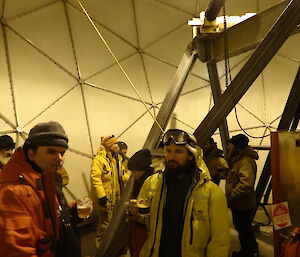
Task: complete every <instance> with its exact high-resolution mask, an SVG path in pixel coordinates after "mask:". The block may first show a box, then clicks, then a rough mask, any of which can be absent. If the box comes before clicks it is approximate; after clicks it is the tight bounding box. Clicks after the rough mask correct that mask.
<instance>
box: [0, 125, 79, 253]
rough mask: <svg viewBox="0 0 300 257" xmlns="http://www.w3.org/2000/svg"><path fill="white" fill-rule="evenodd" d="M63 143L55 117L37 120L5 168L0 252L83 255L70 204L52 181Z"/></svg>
mask: <svg viewBox="0 0 300 257" xmlns="http://www.w3.org/2000/svg"><path fill="white" fill-rule="evenodd" d="M67 148H68V137H67V135H66V134H65V131H64V129H63V127H62V126H61V125H60V124H59V123H57V122H53V121H51V122H47V123H40V124H38V125H36V126H35V127H33V128H32V129H31V130H30V133H29V137H28V139H27V140H26V141H25V143H24V145H23V148H22V149H21V148H19V149H17V150H16V152H15V153H14V154H13V156H12V158H11V160H10V161H9V162H8V163H7V164H6V165H5V167H4V168H3V170H2V172H1V174H0V238H1V240H0V249H1V250H0V257H16V256H17V257H54V256H55V257H57V256H64V257H67V256H70V257H71V256H72V257H75V256H76V257H78V256H81V250H80V242H79V240H78V238H77V237H76V234H75V233H74V231H73V229H72V226H71V214H70V209H69V207H68V205H67V203H66V200H65V198H64V196H63V193H62V192H61V191H60V190H59V186H57V185H56V183H55V179H56V177H57V174H58V171H59V169H60V168H61V167H62V164H63V161H64V154H65V151H66V150H67Z"/></svg>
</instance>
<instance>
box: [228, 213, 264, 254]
mask: <svg viewBox="0 0 300 257" xmlns="http://www.w3.org/2000/svg"><path fill="white" fill-rule="evenodd" d="M231 212H232V220H233V224H234V227H235V229H236V231H237V232H238V233H239V239H240V243H241V251H240V252H241V253H243V256H245V257H248V256H249V257H250V256H253V254H254V253H258V244H257V242H256V239H255V236H254V233H253V230H252V217H253V212H254V210H253V209H251V210H242V211H241V210H235V209H231Z"/></svg>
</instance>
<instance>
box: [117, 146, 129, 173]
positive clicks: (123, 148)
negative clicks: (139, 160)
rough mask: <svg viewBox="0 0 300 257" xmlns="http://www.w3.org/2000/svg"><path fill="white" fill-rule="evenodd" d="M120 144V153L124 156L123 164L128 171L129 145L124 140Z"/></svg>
mask: <svg viewBox="0 0 300 257" xmlns="http://www.w3.org/2000/svg"><path fill="white" fill-rule="evenodd" d="M118 146H119V155H121V157H122V164H123V166H124V169H125V172H127V170H128V167H127V166H128V160H129V158H128V157H127V155H126V154H127V150H128V146H127V144H126V143H125V142H122V141H119V142H118Z"/></svg>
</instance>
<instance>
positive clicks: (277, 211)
mask: <svg viewBox="0 0 300 257" xmlns="http://www.w3.org/2000/svg"><path fill="white" fill-rule="evenodd" d="M272 218H273V224H274V229H275V230H279V229H282V228H287V227H289V226H291V225H292V223H291V217H290V213H289V206H288V203H287V202H282V203H278V204H274V205H273V206H272Z"/></svg>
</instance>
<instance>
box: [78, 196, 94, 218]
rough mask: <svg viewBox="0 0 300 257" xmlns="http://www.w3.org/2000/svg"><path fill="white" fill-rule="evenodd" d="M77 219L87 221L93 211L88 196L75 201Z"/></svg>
mask: <svg viewBox="0 0 300 257" xmlns="http://www.w3.org/2000/svg"><path fill="white" fill-rule="evenodd" d="M76 204H77V213H78V217H79V218H81V219H87V218H88V217H89V216H90V214H91V212H92V211H93V202H92V200H91V198H89V197H88V196H86V197H84V198H82V199H79V200H77V201H76Z"/></svg>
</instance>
